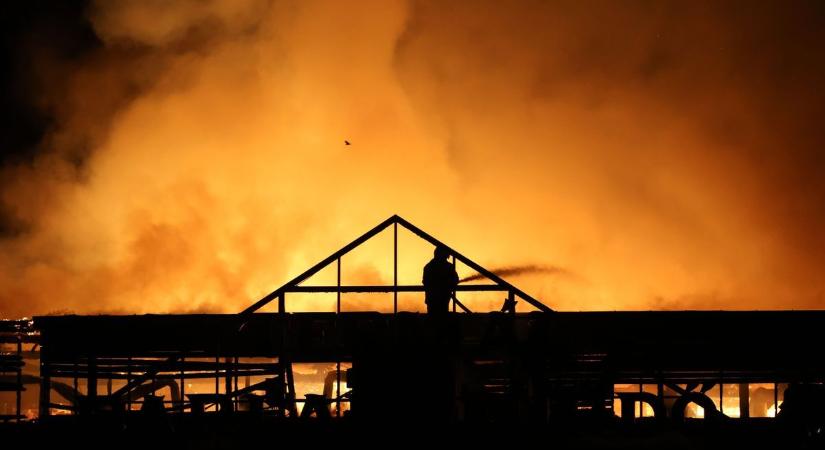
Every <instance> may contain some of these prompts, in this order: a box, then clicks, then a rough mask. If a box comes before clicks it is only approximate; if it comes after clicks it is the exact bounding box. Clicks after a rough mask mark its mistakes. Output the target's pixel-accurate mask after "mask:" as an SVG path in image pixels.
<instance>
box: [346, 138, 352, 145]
mask: <svg viewBox="0 0 825 450" xmlns="http://www.w3.org/2000/svg"><path fill="white" fill-rule="evenodd" d="M344 145H352V144H351V143H350V142H349V141H348V140H346V139H344Z"/></svg>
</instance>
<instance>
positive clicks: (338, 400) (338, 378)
mask: <svg viewBox="0 0 825 450" xmlns="http://www.w3.org/2000/svg"><path fill="white" fill-rule="evenodd" d="M335 417H341V361H338V362H337V363H336V364H335Z"/></svg>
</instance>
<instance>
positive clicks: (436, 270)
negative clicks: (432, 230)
mask: <svg viewBox="0 0 825 450" xmlns="http://www.w3.org/2000/svg"><path fill="white" fill-rule="evenodd" d="M449 257H450V251H449V250H447V249H446V248H445V247H441V246H438V247H436V248H435V253H434V255H433V259H432V260H430V262H428V263H427V265H426V266H424V276H423V280H422V282H423V284H424V299H425V300H424V301H425V302H426V303H427V314H429V315H430V316H443V315H446V314H447V312H448V311H449V309H450V299H451V298H452V297H453V291H454V290H455V287H456V286H457V285H458V274H457V273H456V271H455V266H453V265H452V264H450V261H449Z"/></svg>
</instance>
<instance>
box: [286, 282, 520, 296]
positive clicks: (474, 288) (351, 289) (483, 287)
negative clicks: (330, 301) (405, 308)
mask: <svg viewBox="0 0 825 450" xmlns="http://www.w3.org/2000/svg"><path fill="white" fill-rule="evenodd" d="M455 290H456V291H461V292H490V291H493V292H507V291H509V290H510V288H508V287H507V286H499V285H497V284H464V285H458V286H456V288H455ZM284 292H296V293H298V292H330V293H331V292H341V293H342V294H349V293H355V292H364V293H391V292H424V286H407V285H404V286H401V285H399V286H292V287H288V288H285V289H284Z"/></svg>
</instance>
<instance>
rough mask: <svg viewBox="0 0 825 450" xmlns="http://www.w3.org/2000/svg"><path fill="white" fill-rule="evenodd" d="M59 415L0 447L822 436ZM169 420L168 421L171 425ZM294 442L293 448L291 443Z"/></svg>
mask: <svg viewBox="0 0 825 450" xmlns="http://www.w3.org/2000/svg"><path fill="white" fill-rule="evenodd" d="M74 419H75V418H71V417H69V418H60V420H52V421H50V422H46V423H24V424H2V425H0V449H6V448H9V449H11V448H66V449H69V448H71V449H73V448H82V449H92V448H94V449H97V448H107V449H110V448H111V449H121V448H126V449H161V448H174V449H199V450H209V449H243V448H284V447H286V446H289V447H290V448H359V447H368V448H373V447H381V448H396V447H401V448H408V447H418V448H424V449H427V450H430V449H431V450H435V449H441V448H462V449H464V448H503V449H512V448H515V447H516V446H525V447H527V446H529V447H530V448H548V449H549V448H570V449H731V450H732V449H751V448H752V449H758V448H775V449H796V448H825V446H823V443H822V441H821V440H818V439H816V437H813V438H806V437H804V436H800V435H799V433H795V434H791V433H789V432H788V430H786V429H783V428H782V427H780V426H779V425H777V424H776V423H775V422H773V421H770V420H765V421H751V422H731V423H728V424H725V425H712V426H709V425H708V424H706V423H688V424H685V425H682V426H680V427H678V428H677V427H673V426H669V425H665V424H655V423H650V424H635V425H633V426H632V427H627V426H622V425H619V424H616V425H615V426H608V427H601V428H600V429H599V430H588V429H586V428H583V427H581V426H567V427H563V428H554V427H546V426H545V427H529V426H520V425H494V424H487V425H478V424H477V425H465V424H452V425H449V426H444V425H439V426H432V425H424V424H397V423H383V424H363V423H362V424H356V423H352V422H346V421H340V422H322V421H315V420H312V421H300V420H299V421H286V422H285V421H279V422H276V421H266V420H258V421H249V420H241V419H237V418H230V419H227V418H220V419H219V418H214V419H217V420H209V419H212V418H208V420H203V419H201V420H199V421H198V422H191V421H190V422H183V421H177V422H174V421H173V420H168V419H166V420H163V421H149V422H146V421H132V422H131V423H129V424H128V425H127V426H122V425H116V424H113V423H111V422H109V421H107V420H104V419H99V420H97V421H88V420H85V421H77V420H74ZM173 422H174V423H173ZM293 445H295V446H296V447H292V446H293Z"/></svg>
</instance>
